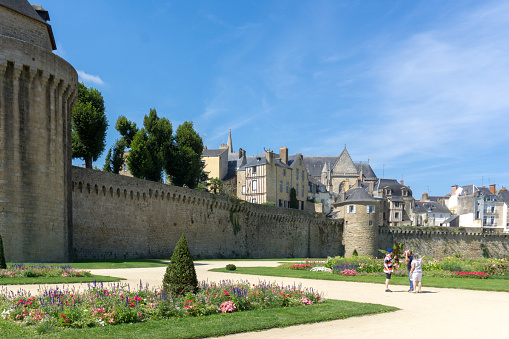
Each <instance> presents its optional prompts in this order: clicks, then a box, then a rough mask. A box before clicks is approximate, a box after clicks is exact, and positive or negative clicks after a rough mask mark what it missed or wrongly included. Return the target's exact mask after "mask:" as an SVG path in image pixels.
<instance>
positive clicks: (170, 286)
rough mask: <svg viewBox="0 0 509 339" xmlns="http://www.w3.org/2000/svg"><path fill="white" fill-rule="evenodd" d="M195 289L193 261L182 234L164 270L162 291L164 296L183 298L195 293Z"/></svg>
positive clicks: (196, 285) (196, 284)
mask: <svg viewBox="0 0 509 339" xmlns="http://www.w3.org/2000/svg"><path fill="white" fill-rule="evenodd" d="M197 288H198V278H197V277H196V270H195V269H194V263H193V259H192V258H191V253H190V252H189V248H188V247H187V241H186V237H185V236H184V234H182V236H181V237H180V240H179V242H178V243H177V245H176V246H175V250H174V251H173V255H172V256H171V262H170V264H169V265H168V267H167V268H166V273H165V275H164V278H163V289H164V291H165V293H166V295H170V296H185V295H186V294H187V293H188V292H191V293H193V292H195V291H196V289H197Z"/></svg>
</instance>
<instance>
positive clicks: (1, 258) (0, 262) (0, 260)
mask: <svg viewBox="0 0 509 339" xmlns="http://www.w3.org/2000/svg"><path fill="white" fill-rule="evenodd" d="M0 268H7V264H6V263H5V254H4V243H3V241H2V235H1V234H0Z"/></svg>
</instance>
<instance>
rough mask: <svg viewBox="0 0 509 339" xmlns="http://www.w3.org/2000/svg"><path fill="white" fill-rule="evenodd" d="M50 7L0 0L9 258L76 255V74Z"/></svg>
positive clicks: (3, 207) (3, 193) (2, 177)
mask: <svg viewBox="0 0 509 339" xmlns="http://www.w3.org/2000/svg"><path fill="white" fill-rule="evenodd" d="M48 20H49V14H48V12H47V11H46V10H44V9H43V8H42V7H41V6H32V5H30V4H29V3H28V2H27V1H25V0H16V1H14V0H0V93H1V95H0V188H1V189H0V234H2V237H3V240H4V247H5V254H6V257H7V258H8V260H9V261H18V262H19V261H28V262H29V261H41V260H44V261H54V262H55V261H56V262H68V261H71V260H72V224H71V222H72V203H71V110H72V107H73V106H74V104H75V102H76V100H77V85H78V75H77V73H76V71H75V69H74V68H73V67H72V66H71V65H70V64H69V63H67V62H66V61H65V60H64V59H62V58H60V57H59V56H57V55H55V54H53V52H52V51H53V50H54V49H56V47H55V39H54V37H53V32H52V29H51V26H50V25H49V24H48V23H47V21H48Z"/></svg>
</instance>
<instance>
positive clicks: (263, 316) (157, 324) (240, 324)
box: [0, 300, 398, 338]
mask: <svg viewBox="0 0 509 339" xmlns="http://www.w3.org/2000/svg"><path fill="white" fill-rule="evenodd" d="M396 310H398V308H396V307H390V306H384V305H377V304H369V303H356V302H350V301H340V300H327V301H326V302H325V303H322V304H315V305H312V306H301V307H288V308H278V309H268V310H258V311H246V312H236V313H231V314H216V315H211V316H205V317H192V318H181V319H171V320H159V321H149V322H146V323H136V324H123V325H116V326H106V327H94V328H85V329H64V330H60V329H59V330H55V329H50V332H49V333H48V335H47V336H46V335H45V336H43V337H51V338H99V337H100V338H160V337H164V338H206V337H216V336H223V335H227V334H233V333H241V332H252V331H259V330H264V329H270V328H277V327H288V326H292V325H298V324H307V323H316V322H321V321H329V320H335V319H346V318H349V317H357V316H363V315H368V314H377V313H384V312H392V311H396ZM35 334H36V332H35V329H34V328H30V327H28V328H27V327H22V326H19V325H15V324H13V323H11V322H6V321H3V320H1V319H0V336H1V337H2V338H20V337H25V338H32V337H34V336H35Z"/></svg>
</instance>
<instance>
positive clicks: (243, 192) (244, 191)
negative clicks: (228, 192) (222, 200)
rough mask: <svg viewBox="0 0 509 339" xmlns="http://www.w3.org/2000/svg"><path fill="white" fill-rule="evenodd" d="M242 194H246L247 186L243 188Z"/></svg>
mask: <svg viewBox="0 0 509 339" xmlns="http://www.w3.org/2000/svg"><path fill="white" fill-rule="evenodd" d="M242 194H246V185H244V186H242Z"/></svg>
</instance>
